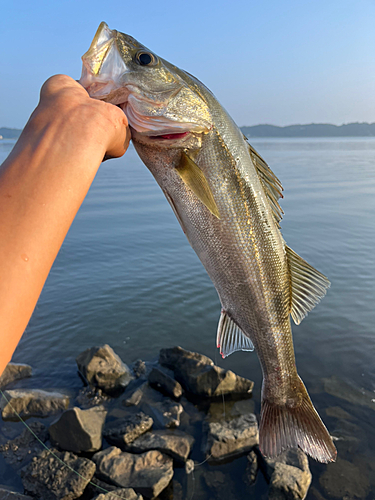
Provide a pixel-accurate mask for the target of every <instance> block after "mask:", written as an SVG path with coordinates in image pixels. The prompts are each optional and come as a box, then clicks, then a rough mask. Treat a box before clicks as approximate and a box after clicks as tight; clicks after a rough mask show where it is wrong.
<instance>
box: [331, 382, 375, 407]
mask: <svg viewBox="0 0 375 500" xmlns="http://www.w3.org/2000/svg"><path fill="white" fill-rule="evenodd" d="M322 380H323V384H324V390H325V391H326V392H327V393H328V394H330V395H331V396H336V397H337V398H340V399H343V400H344V401H348V402H349V403H352V404H353V405H355V406H357V405H360V406H366V407H367V408H371V410H375V397H374V393H373V392H371V391H367V390H366V389H363V388H361V389H360V388H358V387H354V386H352V385H349V384H348V383H346V382H344V381H343V380H341V379H339V378H338V377H336V376H335V375H332V377H330V378H323V379H322Z"/></svg>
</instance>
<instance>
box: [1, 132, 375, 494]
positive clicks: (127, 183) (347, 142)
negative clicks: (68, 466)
mask: <svg viewBox="0 0 375 500" xmlns="http://www.w3.org/2000/svg"><path fill="white" fill-rule="evenodd" d="M251 143H252V145H253V146H254V147H255V148H256V149H257V150H258V152H259V153H260V154H261V155H262V156H263V158H264V159H265V160H266V161H267V162H268V164H269V165H270V166H271V168H272V169H273V171H274V172H275V173H276V175H277V176H278V177H279V178H280V180H281V181H282V184H283V186H284V190H285V191H284V196H285V198H284V200H282V207H283V209H284V212H285V216H284V219H283V221H282V231H283V235H284V238H285V240H286V241H287V243H288V245H289V246H291V247H292V248H293V249H294V250H295V251H296V252H297V253H299V254H300V255H301V256H302V257H303V258H305V259H306V260H307V261H308V262H309V263H310V264H312V265H313V266H315V267H316V268H317V269H319V270H320V271H321V272H323V273H324V274H326V275H327V276H328V277H329V279H330V280H331V282H332V286H331V288H330V289H329V291H328V294H327V296H326V297H325V298H324V299H323V301H322V302H321V303H320V304H319V305H318V306H317V307H316V309H315V310H314V311H313V312H311V313H310V314H309V316H308V317H307V318H306V319H305V320H304V321H303V322H302V324H301V325H300V326H298V327H297V326H294V327H293V333H294V342H295V350H296V358H297V367H298V370H299V373H300V375H301V377H302V379H303V380H304V382H305V384H306V386H307V388H308V390H309V392H310V395H311V397H312V399H313V401H314V403H315V405H316V407H317V409H318V411H319V413H320V414H321V416H322V418H323V420H324V421H325V423H326V425H327V427H328V428H329V430H330V432H331V433H332V434H334V435H335V436H337V437H340V438H341V437H345V436H347V438H346V439H340V440H339V441H337V443H336V444H337V447H338V450H339V457H340V458H341V459H345V460H347V461H349V462H350V463H353V464H355V466H356V467H358V470H361V471H362V472H363V473H364V474H365V475H366V477H367V478H368V479H369V480H370V481H372V484H370V486H368V487H367V490H366V491H368V497H366V498H375V481H374V480H373V479H372V477H371V475H372V476H373V477H374V478H375V431H374V430H373V423H374V422H375V413H374V410H375V403H373V404H374V407H373V408H371V398H370V395H371V393H372V394H374V398H375V392H374V390H375V368H374V355H375V335H374V333H375V326H374V305H373V304H374V298H375V266H374V256H373V249H374V248H375V231H374V222H373V217H374V213H375V138H324V139H315V138H314V139H256V140H253V141H251ZM13 144H14V143H13V142H12V141H6V140H2V141H0V162H1V161H3V160H4V158H5V157H6V156H7V154H8V153H9V151H10V149H11V147H12V146H13ZM219 313H220V304H219V301H218V297H217V294H216V291H215V289H214V287H213V285H212V284H211V282H210V280H209V278H208V276H207V275H206V273H205V270H204V269H203V267H202V265H201V264H200V262H199V260H198V258H197V257H196V255H195V254H194V252H193V250H192V249H191V248H190V246H189V244H188V242H187V240H186V238H185V236H184V235H183V233H182V231H181V229H180V227H179V225H178V223H177V220H176V219H175V216H174V215H173V213H172V211H171V209H170V207H169V205H168V203H167V201H166V200H165V198H164V196H163V194H162V192H161V191H160V189H159V187H158V186H157V184H156V182H155V181H154V179H153V178H152V176H151V174H150V173H149V172H148V170H147V169H146V167H145V166H144V165H143V164H142V163H141V161H140V160H139V159H138V157H137V155H136V152H135V150H134V149H133V148H131V149H130V150H129V151H128V153H127V154H126V155H125V157H124V158H121V159H118V160H111V161H109V162H106V163H105V164H103V165H102V166H101V168H100V170H99V172H98V175H97V177H96V179H95V181H94V183H93V186H92V188H91V190H90V192H89V194H88V196H87V198H86V200H85V202H84V203H83V205H82V208H81V210H80V211H79V214H78V215H77V218H76V220H75V221H74V224H73V225H72V227H71V229H70V231H69V234H68V236H67V238H66V240H65V242H64V245H63V247H62V249H61V251H60V253H59V255H58V257H57V259H56V262H55V264H54V266H53V269H52V271H51V273H50V276H49V278H48V280H47V283H46V286H45V288H44V290H43V292H42V295H41V298H40V300H39V302H38V305H37V308H36V310H35V312H34V315H33V317H32V319H31V321H30V324H29V326H28V328H27V330H26V333H25V334H24V336H23V339H22V341H21V343H20V345H19V347H18V349H17V351H16V353H15V355H14V361H15V362H24V363H29V364H31V365H32V366H33V367H34V376H33V378H32V379H29V380H27V381H23V382H22V383H19V384H18V386H19V387H39V388H43V387H44V388H52V387H54V388H70V389H74V390H75V389H78V388H80V387H81V381H80V379H79V378H78V377H77V374H76V366H75V357H76V355H77V354H78V353H80V352H81V351H82V350H84V349H86V348H87V347H90V346H93V345H98V344H102V343H108V344H110V345H111V346H112V347H113V349H114V350H115V351H116V352H117V353H118V354H119V355H120V356H121V357H122V359H123V360H124V361H125V362H126V363H131V362H133V361H135V360H136V359H138V358H141V359H152V358H154V357H155V356H157V354H158V351H159V349H160V348H161V347H169V346H173V345H181V346H182V347H184V348H186V349H190V350H194V351H198V352H201V353H203V354H206V355H208V356H209V357H211V358H212V359H213V360H214V361H215V362H216V363H217V364H219V365H220V366H223V367H225V368H227V369H232V370H234V371H235V372H236V373H238V374H239V375H242V376H244V377H247V378H250V379H252V380H254V381H255V384H256V385H255V389H254V402H255V410H256V412H259V399H260V388H261V373H260V366H259V363H258V360H257V357H256V355H255V354H254V353H235V354H233V355H232V356H230V357H229V358H227V359H225V360H222V359H221V358H220V356H219V353H218V351H217V349H216V347H215V333H216V326H217V321H218V318H219ZM332 376H335V377H337V378H338V379H339V384H338V385H340V381H343V382H344V383H348V384H350V385H351V386H353V387H354V388H355V390H356V391H358V392H359V393H360V391H361V390H362V389H363V390H367V391H370V392H369V393H366V395H367V396H366V397H368V406H360V405H358V404H356V403H353V402H350V401H345V400H344V399H342V397H337V396H334V395H332V394H328V393H327V392H326V391H325V390H324V385H323V382H322V379H323V378H330V377H332ZM332 380H333V379H332ZM326 389H327V385H326ZM330 392H332V393H336V394H337V389H336V388H333V390H331V391H330ZM330 407H341V408H343V409H345V410H346V411H347V412H349V413H350V414H351V416H352V420H351V423H350V425H348V421H347V420H345V419H342V418H337V417H336V416H332V415H333V414H334V412H332V411H331V410H328V413H329V414H330V415H331V416H329V415H328V414H327V412H326V409H327V408H330ZM349 435H350V437H351V438H355V440H353V439H348V437H349ZM353 443H354V444H353ZM241 460H242V459H241ZM242 462H243V460H242ZM242 462H241V461H240V463H241V464H242V465H238V464H237V461H236V462H233V463H232V464H231V465H227V466H220V470H222V471H223V472H224V473H230V474H231V476H232V477H233V474H232V472H230V471H231V470H232V469H233V470H237V469H238V467H240V468H243V467H244V462H243V463H242ZM236 464H237V465H236ZM339 464H340V462H338V464H336V465H330V466H328V468H327V467H326V466H324V465H320V464H315V463H313V462H311V469H312V472H313V487H314V488H316V489H317V490H319V491H320V492H321V493H322V494H323V497H324V498H334V496H332V495H333V493H332V492H331V493H329V492H328V491H327V488H326V489H325V490H324V489H322V487H321V485H320V482H319V477H320V476H321V474H323V473H324V472H325V471H326V470H327V469H329V468H330V467H331V468H332V467H338V466H340V465H339ZM364 464H367V465H364ZM368 464H372V465H371V467H373V468H372V469H368V468H366V467H369V465H368ZM214 470H217V469H214ZM0 475H1V473H0ZM262 481H263V480H261V479H259V478H258V483H259V484H258V483H257V485H256V487H255V488H258V490H257V491H258V493H257V494H258V498H260V496H259V495H262V494H263V492H264V491H265V489H264V488H265V486H264V485H263V486H262V484H261V482H262ZM1 482H2V481H1V477H0V483H1ZM240 482H241V481H240V475H238V478H237V482H236V489H238V492H240V491H243V490H242V485H241V484H240ZM363 482H366V481H365V480H363ZM259 488H260V489H259ZM371 488H372V489H371ZM254 491H256V490H254ZM371 495H372V496H371ZM239 497H240V498H241V494H240V495H239ZM307 498H308V499H311V500H312V499H314V498H318V497H317V496H314V490H310V492H309V494H308V497H307ZM364 498H365V497H364Z"/></svg>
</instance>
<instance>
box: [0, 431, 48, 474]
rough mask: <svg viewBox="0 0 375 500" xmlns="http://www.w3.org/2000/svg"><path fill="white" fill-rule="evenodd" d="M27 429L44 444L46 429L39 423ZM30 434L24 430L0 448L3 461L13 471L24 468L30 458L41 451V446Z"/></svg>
mask: <svg viewBox="0 0 375 500" xmlns="http://www.w3.org/2000/svg"><path fill="white" fill-rule="evenodd" d="M29 428H30V429H31V431H32V432H33V433H34V434H35V436H37V438H39V439H40V441H42V442H43V443H44V442H45V441H46V440H47V429H46V426H45V425H43V424H42V423H41V422H32V423H31V424H30V425H29ZM32 432H30V430H29V429H25V430H24V431H23V432H22V433H21V434H20V435H19V436H17V437H16V438H15V439H12V440H9V441H7V442H6V443H5V444H3V445H1V446H0V452H1V453H2V454H3V457H4V460H5V461H6V462H7V463H8V464H10V465H12V466H13V468H15V469H20V468H21V467H23V466H25V465H26V464H27V462H29V461H30V460H31V459H32V457H34V456H35V455H37V454H38V453H40V451H41V450H42V449H43V446H42V445H41V444H40V442H39V441H38V439H37V438H36V437H34V435H33V434H32Z"/></svg>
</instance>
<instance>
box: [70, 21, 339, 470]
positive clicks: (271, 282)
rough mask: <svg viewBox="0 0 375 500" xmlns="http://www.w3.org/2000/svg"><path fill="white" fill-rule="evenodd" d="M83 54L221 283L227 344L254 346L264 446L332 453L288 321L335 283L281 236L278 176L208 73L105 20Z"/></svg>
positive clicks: (88, 82) (92, 79) (271, 450)
mask: <svg viewBox="0 0 375 500" xmlns="http://www.w3.org/2000/svg"><path fill="white" fill-rule="evenodd" d="M82 60H83V70H82V76H81V80H80V82H81V84H82V85H83V86H84V87H85V88H86V89H87V91H88V93H89V94H90V96H91V97H94V98H97V99H101V100H104V101H107V102H110V103H113V104H116V105H118V106H120V107H121V108H122V109H123V110H124V112H125V114H126V116H127V118H128V120H129V124H130V126H131V133H132V141H133V144H134V146H135V148H136V150H137V152H138V154H139V156H140V158H141V159H142V161H143V162H144V163H145V165H146V166H147V167H148V169H149V170H150V171H151V173H152V174H153V176H154V177H155V179H156V181H157V182H158V184H159V185H160V187H161V189H162V190H163V192H164V194H165V196H166V198H167V200H168V202H169V203H170V205H171V207H172V209H173V211H174V213H175V215H176V217H177V219H178V221H179V223H180V225H181V227H182V229H183V231H184V233H185V234H186V236H187V238H188V240H189V242H190V244H191V246H192V247H193V249H194V250H195V252H196V253H197V255H198V257H199V258H200V260H201V262H202V263H203V265H204V267H205V268H206V271H207V272H208V274H209V276H210V278H211V280H212V282H213V284H214V285H215V287H216V290H217V292H218V295H219V298H220V302H221V306H222V310H221V316H220V320H219V325H218V330H217V345H218V347H220V353H221V354H222V356H223V357H225V356H228V355H229V354H231V353H233V352H234V351H237V350H249V351H250V350H253V349H254V347H255V349H256V352H257V354H258V356H259V359H260V363H261V366H262V371H263V385H262V408H261V421H260V429H259V434H260V438H259V439H260V443H259V447H260V450H261V452H262V453H263V455H265V456H267V457H274V456H276V455H278V454H279V453H281V452H282V451H283V450H285V449H288V448H296V447H300V448H301V449H302V450H303V451H304V452H306V453H307V454H308V455H310V456H311V457H313V458H314V459H316V460H318V461H320V462H324V463H327V462H330V461H334V460H335V458H336V449H335V446H334V444H333V442H332V439H331V437H330V435H329V433H328V431H327V429H326V428H325V426H324V424H323V422H322V421H321V419H320V417H319V415H318V413H317V411H316V410H315V408H314V406H313V404H312V402H311V400H310V398H309V395H308V393H307V391H306V388H305V386H304V384H303V382H302V380H301V379H300V377H299V376H298V373H297V369H296V365H295V356H294V350H293V341H292V331H291V321H290V316H292V318H293V320H294V322H295V323H297V324H299V323H300V322H301V321H302V319H303V318H304V317H305V316H306V314H307V313H308V312H309V311H311V309H313V307H314V306H315V305H316V304H317V303H318V302H319V300H320V299H321V298H322V297H323V296H324V295H325V293H326V289H327V288H328V287H329V285H330V283H329V281H328V279H327V278H326V277H325V276H324V275H322V274H321V273H320V272H318V271H317V270H315V269H314V268H313V267H312V266H310V265H309V264H308V263H307V262H306V261H304V260H303V259H302V258H301V257H299V256H298V255H297V254H296V253H295V252H294V251H293V250H291V249H290V248H289V247H288V246H287V245H286V243H285V241H284V239H283V237H282V234H281V231H280V226H279V222H280V220H281V217H282V214H283V212H282V209H281V208H280V205H279V203H278V200H279V198H280V197H281V196H282V194H281V192H282V186H281V183H280V181H279V180H278V179H277V177H276V176H275V175H274V173H273V172H272V171H271V169H270V168H269V167H268V165H267V164H266V162H265V161H264V160H263V159H262V157H261V156H260V155H259V154H258V153H257V152H256V151H255V150H254V148H252V147H251V146H250V144H249V143H248V142H247V140H246V138H245V137H244V136H243V134H242V133H241V131H240V130H239V128H238V127H237V126H236V124H235V123H234V122H233V120H232V119H231V117H230V116H229V115H228V114H227V113H226V111H225V110H224V109H223V107H222V106H221V105H220V104H219V103H218V101H217V100H216V99H215V97H214V96H213V94H212V93H211V92H210V91H209V90H208V89H207V88H206V87H205V86H204V85H203V84H202V83H201V82H200V81H199V80H197V79H196V78H195V77H194V76H192V75H190V74H189V73H187V72H185V71H183V70H181V69H179V68H177V67H176V66H174V65H172V64H170V63H169V62H167V61H165V60H163V59H161V58H160V57H158V56H157V55H156V54H154V53H153V52H151V51H150V50H149V49H147V48H146V47H144V46H143V45H142V44H140V43H139V42H137V41H136V40H135V39H134V38H132V37H131V36H128V35H125V34H123V33H120V32H118V31H116V30H110V29H109V28H108V26H107V25H106V24H105V23H101V25H100V26H99V28H98V31H97V32H96V35H95V37H94V40H93V42H92V44H91V46H90V48H89V50H88V52H86V54H84V56H83V57H82Z"/></svg>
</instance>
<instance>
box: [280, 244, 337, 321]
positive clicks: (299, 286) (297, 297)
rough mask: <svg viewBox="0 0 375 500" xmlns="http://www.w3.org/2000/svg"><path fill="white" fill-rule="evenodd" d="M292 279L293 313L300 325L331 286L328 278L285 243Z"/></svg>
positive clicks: (294, 318) (294, 319)
mask: <svg viewBox="0 0 375 500" xmlns="http://www.w3.org/2000/svg"><path fill="white" fill-rule="evenodd" d="M285 250H286V255H287V258H288V263H289V271H290V280H291V289H292V293H291V315H292V318H293V321H294V322H295V324H296V325H299V324H300V323H301V321H302V320H303V318H304V317H305V316H307V313H309V312H310V311H311V310H312V309H314V307H315V306H316V304H318V302H320V300H321V299H322V298H323V297H324V296H325V294H326V293H327V288H329V287H330V286H331V283H330V282H329V280H328V278H326V277H325V276H324V274H322V273H320V272H319V271H317V270H316V269H315V268H313V267H312V266H310V264H308V263H307V262H306V261H305V260H303V259H302V257H300V256H299V255H298V254H296V252H294V251H293V250H292V249H291V248H289V247H288V246H287V245H285Z"/></svg>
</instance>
